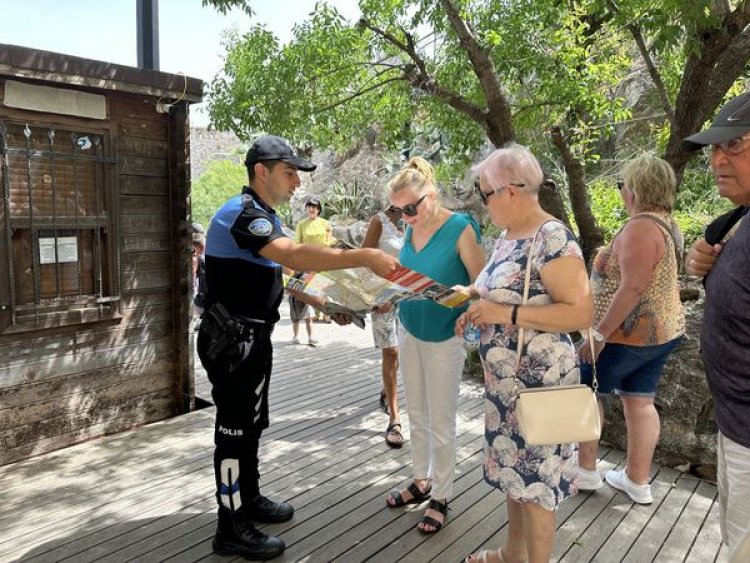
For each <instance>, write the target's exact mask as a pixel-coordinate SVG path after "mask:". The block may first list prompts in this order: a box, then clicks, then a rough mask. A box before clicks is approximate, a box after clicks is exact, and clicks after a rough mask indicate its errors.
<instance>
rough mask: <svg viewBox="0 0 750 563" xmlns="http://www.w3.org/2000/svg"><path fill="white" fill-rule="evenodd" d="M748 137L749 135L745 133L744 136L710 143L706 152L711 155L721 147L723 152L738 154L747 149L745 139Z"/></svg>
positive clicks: (732, 154)
mask: <svg viewBox="0 0 750 563" xmlns="http://www.w3.org/2000/svg"><path fill="white" fill-rule="evenodd" d="M748 138H749V136H748V135H743V136H742V137H735V138H734V139H729V140H728V141H722V142H721V143H714V144H713V145H708V146H707V147H706V152H707V154H708V156H711V155H712V154H713V153H715V152H716V149H721V152H723V153H724V154H728V155H731V156H737V155H738V154H740V153H741V152H743V151H744V150H745V141H746V140H747V139H748Z"/></svg>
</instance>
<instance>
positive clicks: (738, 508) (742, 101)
mask: <svg viewBox="0 0 750 563" xmlns="http://www.w3.org/2000/svg"><path fill="white" fill-rule="evenodd" d="M702 147H710V154H711V170H712V171H713V173H714V176H715V178H716V184H717V186H718V189H719V194H720V195H721V196H722V197H725V198H727V199H729V200H730V201H731V202H732V203H734V204H736V205H738V206H739V207H737V209H735V210H734V211H731V212H730V213H727V214H725V215H723V216H722V217H720V218H719V219H717V220H716V221H714V222H713V223H712V224H711V225H709V226H708V228H707V229H706V233H705V238H703V239H700V240H699V241H697V242H696V243H695V244H694V245H693V247H692V248H691V249H690V251H689V252H688V256H687V261H686V267H687V270H688V273H691V274H693V275H705V276H706V278H705V287H706V303H705V311H704V316H703V324H702V326H701V355H702V357H703V364H704V367H705V370H706V376H707V378H708V386H709V389H710V390H711V394H712V395H713V398H714V411H715V417H716V425H717V426H718V429H719V434H718V438H717V457H718V463H717V481H718V489H719V509H720V510H719V517H720V522H721V531H722V537H723V539H724V541H725V542H726V544H727V546H728V548H729V557H730V558H731V556H732V553H733V552H734V550H736V549H737V547H738V546H739V544H740V542H741V540H742V538H743V537H745V535H746V534H748V533H750V364H749V363H748V358H750V220H748V219H747V215H746V214H747V208H748V206H750V92H748V93H745V94H742V95H741V96H738V97H736V98H733V99H732V100H730V101H729V102H727V104H726V105H725V106H724V107H723V108H721V110H720V111H719V114H718V115H717V116H716V118H715V119H714V120H713V123H711V126H710V127H709V128H708V129H706V130H705V131H702V132H701V133H697V134H695V135H691V136H690V137H687V138H686V139H685V140H683V142H682V148H683V150H685V151H688V152H690V151H694V150H698V149H699V148H702Z"/></svg>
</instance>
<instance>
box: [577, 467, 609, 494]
mask: <svg viewBox="0 0 750 563" xmlns="http://www.w3.org/2000/svg"><path fill="white" fill-rule="evenodd" d="M576 484H577V485H578V490H579V491H595V490H597V489H601V488H602V487H603V486H604V481H602V476H601V475H600V474H599V471H597V470H596V469H594V470H593V471H589V470H588V469H584V468H583V467H579V468H578V479H576Z"/></svg>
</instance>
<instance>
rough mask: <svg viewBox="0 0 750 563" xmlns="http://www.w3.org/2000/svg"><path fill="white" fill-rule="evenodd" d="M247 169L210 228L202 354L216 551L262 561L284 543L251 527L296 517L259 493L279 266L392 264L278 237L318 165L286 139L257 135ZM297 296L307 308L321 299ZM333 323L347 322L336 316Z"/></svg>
mask: <svg viewBox="0 0 750 563" xmlns="http://www.w3.org/2000/svg"><path fill="white" fill-rule="evenodd" d="M245 165H246V166H247V172H248V183H249V186H246V187H245V188H243V190H242V193H241V194H240V195H237V196H235V197H233V198H232V199H230V200H229V201H227V202H226V203H225V204H224V206H223V207H222V208H221V209H219V211H218V212H217V213H216V215H215V216H214V218H213V220H212V221H211V224H210V227H209V229H208V235H207V241H206V288H207V298H206V312H205V313H204V315H203V321H202V323H201V327H200V332H199V334H198V354H199V356H200V359H201V362H202V363H203V366H204V367H205V369H206V373H207V374H208V378H209V380H210V381H211V384H212V391H211V395H212V397H213V401H214V404H215V405H216V428H215V433H214V443H215V445H216V449H215V452H214V471H215V476H216V499H217V501H218V504H219V511H218V525H217V529H216V535H215V537H214V540H213V548H214V551H216V552H217V553H221V554H230V555H241V556H244V557H246V558H249V559H261V560H265V559H271V558H273V557H276V556H278V555H280V554H281V553H282V552H283V551H284V548H285V545H284V542H283V541H282V540H281V539H279V538H277V537H274V536H269V535H266V534H264V533H262V532H260V531H259V530H257V529H256V528H255V526H254V525H253V523H254V522H286V521H287V520H289V519H291V518H292V515H293V514H294V509H293V508H292V507H291V506H290V505H289V504H288V503H286V502H274V501H272V500H270V499H268V498H266V497H264V496H263V495H261V494H260V488H259V477H260V473H259V471H258V442H259V440H260V436H261V433H262V432H263V430H264V429H265V428H267V427H268V385H269V378H270V376H271V359H272V347H271V333H272V331H273V327H274V324H275V323H276V322H277V321H278V320H279V312H278V308H279V303H280V302H281V298H282V293H283V286H282V279H281V267H282V265H283V266H286V267H288V268H291V269H293V270H332V269H340V268H352V267H368V268H370V269H372V270H373V271H374V272H375V273H377V274H379V275H387V274H388V273H390V272H392V271H393V270H394V269H395V268H396V267H397V265H398V263H397V261H396V259H395V258H393V257H391V256H389V255H388V254H386V253H384V252H381V251H379V250H375V249H370V248H367V249H356V250H340V249H333V248H326V247H320V246H312V245H307V244H295V243H294V242H293V241H292V240H291V239H290V238H288V237H287V236H286V235H285V234H284V232H283V231H282V228H281V221H280V219H279V218H278V216H277V215H276V213H275V212H274V209H273V206H275V205H279V204H281V203H284V202H287V201H289V199H290V198H291V197H292V195H293V194H294V191H295V190H296V189H297V187H298V186H299V185H300V179H299V175H298V171H299V170H302V171H305V172H311V171H312V170H315V165H313V164H311V163H309V162H307V161H305V160H303V159H302V158H300V157H298V156H297V155H296V153H295V152H294V150H293V149H292V147H291V146H290V144H289V142H288V141H286V140H285V139H282V138H280V137H275V136H271V135H268V136H263V137H260V138H258V139H257V140H256V141H255V143H253V145H252V147H250V150H248V152H247V156H246V157H245ZM295 294H296V295H297V296H300V297H303V298H305V299H307V300H308V302H310V304H312V305H315V306H318V307H320V306H321V305H324V303H321V302H320V301H318V302H315V301H314V299H313V298H309V297H306V296H304V295H300V294H297V293H296V292H295ZM336 320H337V322H339V323H340V324H342V323H343V322H344V321H343V320H342V319H341V318H340V317H338V318H336Z"/></svg>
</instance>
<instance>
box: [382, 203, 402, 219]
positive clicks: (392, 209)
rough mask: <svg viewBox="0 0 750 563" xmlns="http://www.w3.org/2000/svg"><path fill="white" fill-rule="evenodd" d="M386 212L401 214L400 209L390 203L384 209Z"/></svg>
mask: <svg viewBox="0 0 750 563" xmlns="http://www.w3.org/2000/svg"><path fill="white" fill-rule="evenodd" d="M385 212H386V213H390V214H391V215H398V216H399V217H400V216H401V209H400V208H399V207H393V206H392V205H391V206H390V207H389V208H388V209H386V210H385Z"/></svg>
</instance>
